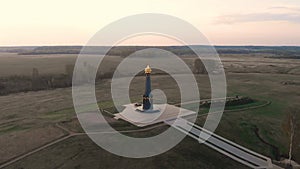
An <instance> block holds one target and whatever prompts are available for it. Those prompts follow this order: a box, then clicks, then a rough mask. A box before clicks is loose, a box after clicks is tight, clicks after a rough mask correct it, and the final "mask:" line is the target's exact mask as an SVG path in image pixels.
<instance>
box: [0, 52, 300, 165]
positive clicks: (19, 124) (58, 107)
mask: <svg viewBox="0 0 300 169" xmlns="http://www.w3.org/2000/svg"><path fill="white" fill-rule="evenodd" d="M19 57H21V59H20V58H19ZM221 58H222V60H223V62H224V68H225V70H226V77H227V84H228V94H227V95H228V96H235V95H240V96H248V97H251V98H253V99H257V100H260V101H261V102H255V103H253V104H250V105H247V106H249V107H251V106H256V105H259V104H262V103H263V102H265V101H270V102H271V104H269V105H267V106H264V107H260V108H256V109H248V110H244V109H243V110H239V109H242V108H245V107H247V106H240V107H232V108H231V109H235V110H237V111H233V112H225V113H224V114H223V117H222V120H221V123H220V124H219V127H218V128H217V130H216V133H217V134H219V135H221V136H224V137H225V138H227V139H229V140H232V141H235V142H237V143H238V144H241V145H243V146H245V147H247V148H250V149H252V150H254V151H256V152H259V153H261V154H264V155H266V156H269V157H271V158H272V159H276V158H278V156H279V157H280V156H283V157H286V155H287V150H288V139H287V136H286V134H285V133H284V132H283V130H282V120H283V118H284V116H285V113H286V110H287V108H288V107H289V106H291V105H296V106H297V105H298V104H299V100H300V93H299V91H300V86H299V85H297V84H284V83H283V82H287V81H292V82H299V74H300V70H299V67H300V61H299V60H292V59H272V58H263V57H254V58H253V57H250V56H238V55H224V56H221ZM2 59H3V60H2ZM23 59H24V60H23ZM75 59H76V56H75V55H62V56H60V55H53V56H52V55H46V56H44V55H43V56H39V55H35V56H31V55H26V56H19V55H16V54H11V53H10V54H6V53H1V56H0V64H1V66H0V69H1V70H0V72H1V73H0V76H2V77H4V76H10V75H15V74H19V75H28V74H29V75H30V74H31V71H32V67H33V66H35V67H37V66H40V67H39V69H40V73H42V74H43V73H45V74H51V73H54V74H56V73H63V72H64V71H65V70H64V66H65V65H66V64H72V63H74V62H75ZM118 59H119V58H118V57H114V58H113V59H112V61H111V62H114V63H117V62H118ZM186 59H189V58H188V57H187V58H186ZM5 60H6V61H5ZM2 61H3V62H2ZM189 62H190V63H192V62H191V61H189ZM12 63H14V64H12ZM21 63H22V65H20V64H21ZM6 65H10V67H8V66H6ZM270 65H272V66H270ZM5 66H6V67H5ZM7 69H9V70H10V71H7ZM4 70H6V71H4ZM196 78H197V81H198V83H199V86H200V89H199V90H200V94H201V97H202V98H209V97H210V87H209V82H208V80H207V76H206V75H197V76H196ZM172 81H173V80H172V79H171V78H170V77H169V76H167V75H157V76H152V84H153V89H155V88H159V89H162V90H163V91H164V92H165V94H166V96H167V97H168V102H170V103H178V102H179V101H180V95H179V94H178V93H177V92H175V91H177V90H178V87H177V85H176V84H174V83H172ZM110 84H111V82H110V81H109V80H102V81H101V82H99V84H98V85H97V86H96V96H97V99H98V101H99V102H100V103H99V104H100V107H102V108H105V109H109V108H110V107H112V102H111V94H110V92H109V91H108V89H110ZM174 89H175V90H174ZM143 90H144V77H136V78H135V79H134V80H133V81H132V83H131V86H130V96H131V97H132V99H133V101H136V100H138V99H139V98H141V95H142V93H143ZM200 113H202V112H200ZM108 118H109V116H108ZM204 120H205V117H200V118H198V120H197V123H198V124H203V121H204ZM57 123H59V124H61V125H63V126H65V127H67V128H68V129H70V130H72V131H76V132H81V131H82V129H81V127H80V125H79V123H78V121H77V119H76V114H75V112H74V110H73V104H72V95H71V89H70V88H61V89H54V90H44V91H35V92H34V91H29V92H26V93H15V94H9V95H6V96H0V143H1V147H2V148H1V149H0V150H1V151H0V163H1V162H4V161H6V160H8V159H10V158H13V157H16V156H18V155H21V154H23V153H25V152H28V151H30V150H32V149H34V148H36V147H39V146H41V145H44V144H45V143H47V142H51V141H52V140H55V139H57V138H59V137H62V136H63V135H64V132H63V131H62V130H61V129H58V128H57V127H55V124H57ZM111 124H112V126H114V127H115V128H116V129H119V130H123V129H133V128H134V127H132V126H130V125H128V124H126V123H125V122H122V121H117V122H113V121H112V123H111ZM163 130H164V127H161V128H157V129H155V130H153V131H152V132H154V134H155V133H159V132H161V131H163ZM134 134H135V133H133V135H134ZM136 134H137V133H136ZM146 134H147V133H145V135H146ZM137 135H143V133H139V134H137ZM28 138H30V139H28ZM41 138H42V139H41ZM24 140H27V141H24ZM266 143H267V144H266ZM271 145H273V146H271ZM3 147H5V148H3ZM274 147H275V148H274ZM276 148H277V150H276ZM293 155H294V157H293V159H294V160H296V161H298V162H300V149H299V148H298V150H295V151H294V154H293ZM122 166H127V167H129V168H141V167H143V168H156V167H158V168H244V166H242V165H240V164H238V163H236V162H234V161H233V160H231V159H229V158H227V157H225V156H223V155H221V154H219V153H217V152H214V151H213V150H211V149H209V148H207V147H205V146H203V145H199V144H198V143H197V142H195V141H194V140H192V139H190V138H186V139H184V141H182V143H180V144H179V145H177V146H176V147H175V148H174V149H172V150H170V151H168V152H166V153H164V154H162V155H159V156H156V157H151V158H147V159H127V158H122V157H118V156H115V155H112V154H110V153H108V152H106V151H105V150H103V149H101V148H99V147H98V146H97V145H95V144H94V143H93V142H92V141H91V140H90V139H89V138H88V137H86V136H76V137H72V138H70V139H67V140H65V141H63V142H60V143H58V144H55V145H53V146H51V147H49V148H47V149H44V150H42V151H40V152H38V153H35V154H33V155H31V156H28V157H26V158H25V159H23V160H21V161H18V162H17V163H14V164H12V165H10V166H8V167H7V168H90V167H96V168H101V167H103V168H122ZM145 166H146V167H145Z"/></svg>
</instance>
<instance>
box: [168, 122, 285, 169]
mask: <svg viewBox="0 0 300 169" xmlns="http://www.w3.org/2000/svg"><path fill="white" fill-rule="evenodd" d="M174 122H175V120H169V121H165V123H167V124H169V125H171V126H172V127H174V128H176V129H177V130H179V131H181V132H183V133H185V134H187V135H188V136H190V137H192V138H194V139H196V140H198V141H199V142H200V143H204V144H205V145H207V146H209V147H210V148H212V149H214V150H216V151H218V152H220V153H222V154H224V155H226V156H228V157H230V158H232V159H234V160H236V161H238V162H240V163H242V164H244V165H246V166H248V167H250V168H268V169H271V168H272V169H280V167H278V166H275V165H273V164H272V161H271V159H270V158H268V157H265V156H263V155H261V154H258V153H256V152H253V151H251V150H249V149H247V148H244V147H242V146H240V145H238V144H236V143H233V142H231V141H229V140H227V139H225V138H222V137H220V136H218V135H216V134H214V133H212V132H210V131H208V130H205V129H203V128H202V127H199V126H197V125H194V124H193V123H191V122H189V121H187V120H185V119H182V118H178V119H177V121H176V123H174ZM205 140H206V141H205Z"/></svg>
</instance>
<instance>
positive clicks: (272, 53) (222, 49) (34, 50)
mask: <svg viewBox="0 0 300 169" xmlns="http://www.w3.org/2000/svg"><path fill="white" fill-rule="evenodd" d="M82 48H83V47H82V46H41V47H2V48H0V51H2V52H13V53H18V54H19V55H41V54H79V53H80V51H81V49H82ZM147 48H159V49H164V50H167V51H170V52H172V53H174V54H176V55H179V56H185V55H187V56H188V55H193V54H194V52H193V51H192V50H191V49H190V48H189V47H188V46H115V47H112V48H111V47H108V46H88V47H85V51H87V52H86V53H85V54H101V55H115V56H123V57H126V56H128V55H130V54H132V53H133V52H135V51H138V50H141V49H147ZM193 48H194V49H196V50H200V51H201V52H203V51H207V49H209V47H208V46H200V45H194V46H193ZM215 49H216V51H217V52H218V53H219V54H268V55H269V56H267V57H276V58H293V59H300V47H296V46H215ZM107 50H108V52H107V53H106V51H107Z"/></svg>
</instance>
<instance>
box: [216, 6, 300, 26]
mask: <svg viewBox="0 0 300 169" xmlns="http://www.w3.org/2000/svg"><path fill="white" fill-rule="evenodd" d="M267 21H286V22H292V23H300V7H298V6H272V7H269V8H267V9H266V10H264V11H258V12H253V13H239V14H227V15H220V16H218V17H217V18H216V19H215V23H217V24H234V23H244V22H267Z"/></svg>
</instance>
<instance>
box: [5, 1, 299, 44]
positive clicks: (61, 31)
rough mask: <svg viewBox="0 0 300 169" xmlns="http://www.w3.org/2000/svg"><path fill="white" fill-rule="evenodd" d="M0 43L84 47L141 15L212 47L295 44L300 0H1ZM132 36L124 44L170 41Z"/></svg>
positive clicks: (296, 42)
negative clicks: (157, 17) (180, 26)
mask: <svg viewBox="0 0 300 169" xmlns="http://www.w3.org/2000/svg"><path fill="white" fill-rule="evenodd" d="M0 2H1V3H0V4H1V6H0V8H1V9H0V46H36V45H85V44H86V43H87V41H88V40H89V39H90V38H91V37H92V36H93V35H94V34H95V33H96V32H97V31H99V30H100V29H101V28H103V27H104V26H106V25H107V24H109V23H111V22H114V21H116V20H118V19H120V18H123V17H126V16H129V15H134V14H140V13H162V14H168V15H172V16H175V17H178V18H181V19H183V20H186V21H188V22H189V23H191V24H192V25H194V26H195V27H196V28H197V29H199V30H200V31H201V32H202V33H203V34H204V35H205V36H206V37H207V39H208V40H209V41H210V43H211V44H213V45H291V46H300V0H185V1H184V0H126V1H124V0H106V1H101V0H85V1H74V0H72V1H71V0H51V1H50V0H26V1H22V0H9V1H8V0H0ZM147 38H149V36H148V37H145V38H142V37H141V38H136V39H133V40H129V41H128V42H127V43H125V44H128V45H131V44H132V45H153V44H155V45H169V44H170V41H168V40H163V41H160V40H157V38H153V37H152V39H151V37H150V39H147Z"/></svg>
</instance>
